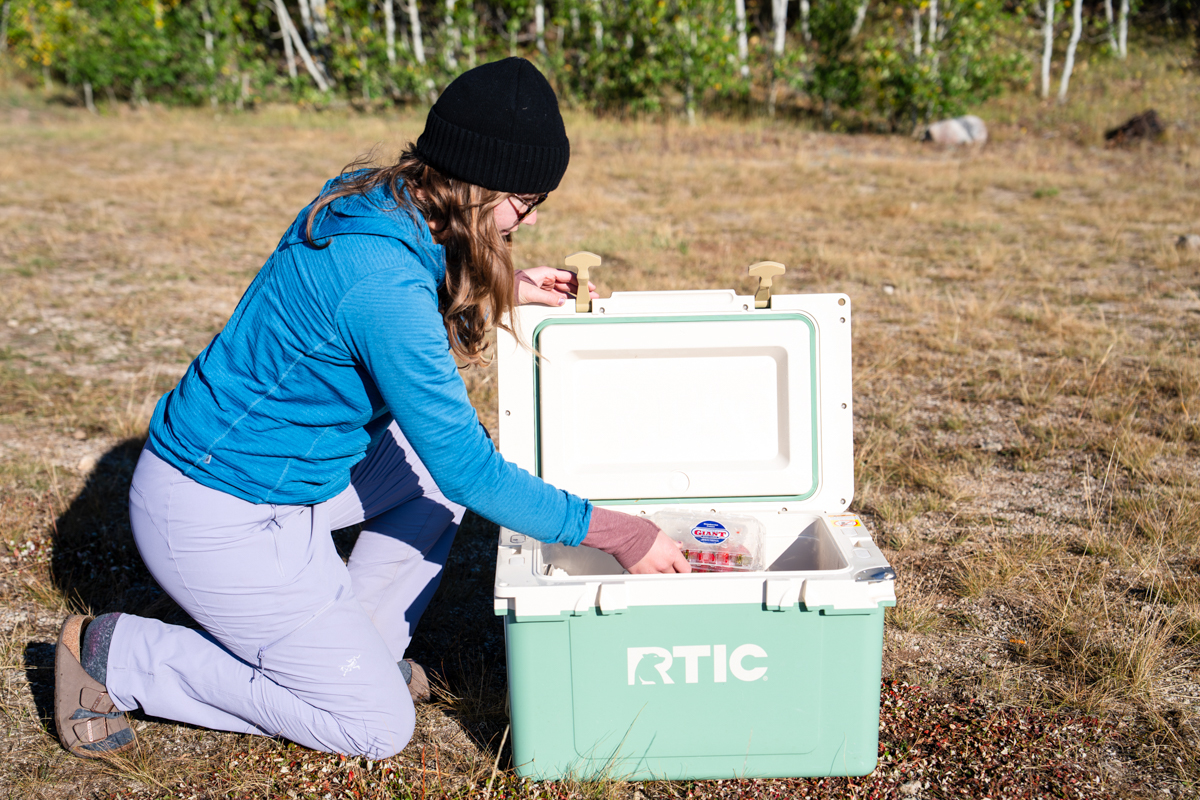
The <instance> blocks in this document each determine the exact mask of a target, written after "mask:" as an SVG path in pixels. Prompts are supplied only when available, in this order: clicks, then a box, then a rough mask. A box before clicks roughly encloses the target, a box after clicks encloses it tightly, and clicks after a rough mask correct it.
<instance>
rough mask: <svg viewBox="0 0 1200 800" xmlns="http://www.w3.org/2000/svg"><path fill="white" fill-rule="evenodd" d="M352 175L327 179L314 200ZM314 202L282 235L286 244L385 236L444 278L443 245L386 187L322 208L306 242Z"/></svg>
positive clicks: (413, 210) (308, 244)
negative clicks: (309, 217)
mask: <svg viewBox="0 0 1200 800" xmlns="http://www.w3.org/2000/svg"><path fill="white" fill-rule="evenodd" d="M355 174H356V173H350V175H349V176H339V177H337V178H334V179H333V180H331V181H329V182H327V183H326V184H325V186H324V188H323V189H321V194H320V195H318V196H317V199H320V198H321V197H324V196H325V195H326V194H328V193H329V192H331V191H333V190H335V189H336V188H337V187H338V185H339V184H340V183H341V182H342V181H343V180H345V179H346V178H347V177H350V176H353V175H355ZM402 188H403V187H402ZM404 196H405V199H408V191H407V190H404ZM313 203H316V200H314V201H313ZM313 203H310V204H309V205H307V206H305V208H304V210H303V211H301V212H300V214H299V216H297V217H296V221H295V222H293V223H292V226H291V227H290V228H289V229H288V231H287V233H286V234H285V235H284V241H283V244H284V245H285V246H287V247H292V246H295V245H301V246H303V247H314V246H316V247H321V246H323V245H324V244H325V243H326V242H327V241H328V240H329V239H330V238H332V237H334V236H348V235H352V234H354V235H360V236H384V237H387V238H389V239H396V240H397V241H399V242H401V243H403V244H404V245H405V246H406V247H407V248H408V249H409V250H411V251H412V252H413V255H415V256H416V257H417V259H418V260H419V261H420V262H421V263H422V264H423V265H424V266H425V267H426V268H428V269H429V271H430V272H431V273H432V274H433V276H434V278H435V279H436V280H437V282H438V283H439V284H440V283H441V282H442V280H443V279H444V278H445V276H446V251H445V248H443V247H442V246H441V245H440V244H437V243H435V242H434V241H433V234H431V233H430V231H429V225H428V224H427V223H426V222H425V218H424V217H422V216H421V213H420V212H419V211H418V210H417V209H416V208H415V207H413V206H410V207H409V208H407V209H406V208H401V207H400V206H398V205H397V204H396V201H395V200H394V199H393V198H392V194H391V192H390V191H388V189H387V188H386V187H383V186H377V187H376V188H374V189H372V190H371V191H370V192H367V193H365V194H352V195H348V196H346V197H339V198H338V199H336V200H334V201H333V202H332V203H330V204H329V205H327V206H325V207H324V208H322V209H321V210H320V211H319V212H317V216H316V219H314V220H313V229H312V242H309V239H308V236H307V234H306V229H307V227H308V213H309V210H310V209H311V208H312V206H313Z"/></svg>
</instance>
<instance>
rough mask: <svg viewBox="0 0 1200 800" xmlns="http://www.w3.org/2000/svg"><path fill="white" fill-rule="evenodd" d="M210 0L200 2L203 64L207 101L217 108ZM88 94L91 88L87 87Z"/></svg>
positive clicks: (215, 63) (215, 67)
mask: <svg viewBox="0 0 1200 800" xmlns="http://www.w3.org/2000/svg"><path fill="white" fill-rule="evenodd" d="M209 2H210V0H201V2H200V17H201V19H203V20H204V64H205V66H207V67H208V75H209V80H211V81H212V82H211V83H210V84H209V87H208V100H209V103H210V104H211V105H212V107H213V108H216V107H217V62H216V59H215V58H214V57H213V16H212V10H211V9H209V7H208V6H209ZM87 89H88V91H89V93H90V91H91V87H90V86H88V87H87Z"/></svg>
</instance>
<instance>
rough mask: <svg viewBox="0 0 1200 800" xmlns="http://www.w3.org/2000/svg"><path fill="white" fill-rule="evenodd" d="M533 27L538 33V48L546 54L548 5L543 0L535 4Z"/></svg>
mask: <svg viewBox="0 0 1200 800" xmlns="http://www.w3.org/2000/svg"><path fill="white" fill-rule="evenodd" d="M533 29H534V31H535V32H536V33H537V49H538V52H539V53H541V54H542V55H546V6H545V4H543V2H542V0H537V2H535V3H534V4H533Z"/></svg>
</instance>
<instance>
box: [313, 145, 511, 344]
mask: <svg viewBox="0 0 1200 800" xmlns="http://www.w3.org/2000/svg"><path fill="white" fill-rule="evenodd" d="M372 161H373V158H372V156H371V155H370V154H368V155H366V156H363V157H361V158H358V159H356V160H355V161H353V162H351V163H350V164H348V165H347V166H346V168H345V169H344V170H342V175H343V176H346V177H344V178H343V179H342V180H341V181H340V182H339V183H338V184H337V185H336V187H335V188H334V189H332V190H331V191H329V192H327V193H326V194H323V195H321V197H319V198H318V199H317V201H316V202H315V203H313V206H312V209H311V210H310V211H309V212H308V220H307V226H306V230H305V233H306V237H307V239H308V241H309V243H310V244H313V246H314V247H323V246H325V245H324V244H322V245H317V244H314V243H313V238H312V237H313V230H312V229H313V221H314V219H315V218H316V216H317V213H318V212H320V211H321V209H323V208H324V207H325V206H327V205H329V204H330V203H332V202H333V201H334V200H337V199H338V198H339V197H347V196H349V195H353V194H366V193H367V192H370V191H372V190H374V189H376V188H378V187H380V186H385V187H387V189H388V191H389V192H390V193H391V196H392V199H393V200H394V201H395V202H396V205H397V207H399V208H400V209H401V210H405V211H408V212H409V213H413V212H414V211H415V212H417V213H419V214H420V216H421V217H423V218H424V221H422V220H421V219H417V220H416V221H417V223H418V224H425V222H428V223H429V226H430V229H431V230H432V232H433V240H434V241H435V242H437V243H438V244H440V245H442V246H443V247H444V248H445V249H446V282H445V284H444V286H443V287H442V288H441V289H440V290H439V296H438V306H439V309H440V310H441V312H442V321H443V322H444V323H445V325H446V334H447V336H448V337H449V339H450V349H451V351H452V352H453V353H454V355H455V357H457V358H458V359H459V361H461V362H462V363H463V364H465V365H473V366H485V365H486V364H487V363H488V359H487V348H488V343H487V340H486V335H487V331H488V328H489V327H491V326H493V325H494V326H498V327H500V328H503V329H504V330H506V331H509V332H510V333H511V332H512V329H511V328H509V326H508V325H506V324H505V323H504V318H505V316H506V315H507V314H508V312H509V311H510V310H512V305H513V267H512V253H511V248H512V239H511V237H510V236H509V235H507V234H501V233H500V230H499V229H498V228H497V227H496V221H495V217H494V216H493V214H492V210H493V209H495V208H496V206H498V205H499V204H500V203H502V202H504V200H505V199H506V198H507V196H508V195H507V194H505V193H503V192H496V191H493V190H491V189H484V188H483V187H482V186H476V185H475V184H471V183H466V182H464V181H460V180H456V179H455V178H451V177H449V176H448V175H444V174H443V173H441V172H439V171H438V170H436V169H434V168H433V167H431V166H429V165H428V164H426V163H425V162H424V161H422V160H421V158H420V156H418V155H417V154H416V152H415V150H414V147H413V145H412V144H409V145H408V147H407V148H405V150H404V152H403V153H402V154H401V155H400V159H399V160H398V161H397V162H396V163H395V164H392V165H391V166H388V167H370V166H369V165H370V163H371V162H372ZM402 187H403V188H402ZM405 189H407V194H406V193H405V191H404V190H405Z"/></svg>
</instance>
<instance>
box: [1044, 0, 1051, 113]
mask: <svg viewBox="0 0 1200 800" xmlns="http://www.w3.org/2000/svg"><path fill="white" fill-rule="evenodd" d="M1052 55H1054V0H1046V15H1045V22H1044V23H1043V24H1042V97H1043V98H1047V97H1049V96H1050V57H1051V56H1052Z"/></svg>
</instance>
